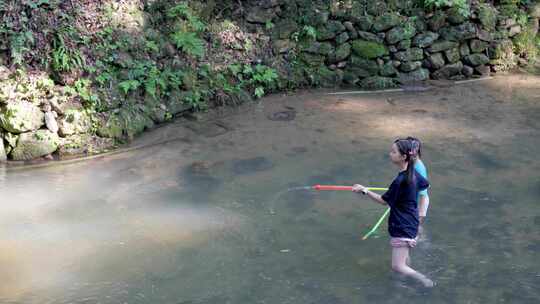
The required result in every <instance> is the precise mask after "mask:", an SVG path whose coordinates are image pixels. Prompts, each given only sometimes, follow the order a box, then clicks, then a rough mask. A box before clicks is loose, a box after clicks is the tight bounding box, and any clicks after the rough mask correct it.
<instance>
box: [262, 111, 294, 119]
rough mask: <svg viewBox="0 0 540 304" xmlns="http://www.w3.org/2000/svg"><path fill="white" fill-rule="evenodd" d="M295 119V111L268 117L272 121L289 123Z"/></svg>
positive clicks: (273, 114) (276, 113) (281, 112)
mask: <svg viewBox="0 0 540 304" xmlns="http://www.w3.org/2000/svg"><path fill="white" fill-rule="evenodd" d="M295 118H296V111H280V112H275V113H272V114H270V115H268V119H270V120H272V121H291V120H294V119H295Z"/></svg>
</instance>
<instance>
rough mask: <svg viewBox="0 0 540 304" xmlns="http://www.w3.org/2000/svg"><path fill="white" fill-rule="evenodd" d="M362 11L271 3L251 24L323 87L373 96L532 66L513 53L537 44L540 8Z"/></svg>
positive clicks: (352, 6) (358, 6)
mask: <svg viewBox="0 0 540 304" xmlns="http://www.w3.org/2000/svg"><path fill="white" fill-rule="evenodd" d="M262 2H264V1H262ZM343 2H347V1H343ZM269 3H271V5H269ZM362 3H365V2H361V1H349V4H348V5H344V6H342V7H336V6H331V5H328V4H326V6H325V4H324V3H321V4H320V6H316V5H313V4H306V1H296V2H294V1H293V2H287V3H283V4H280V2H279V1H266V2H264V3H261V4H259V5H258V6H254V7H253V8H252V9H251V11H250V13H249V14H248V18H247V20H248V21H249V22H252V23H266V24H268V23H270V22H272V23H275V26H274V27H273V34H272V39H273V47H274V52H275V53H279V54H281V55H282V56H284V57H285V58H290V57H291V54H294V60H297V61H299V62H300V64H301V65H302V66H304V67H305V73H306V74H307V76H308V77H307V78H309V77H312V78H317V79H318V82H317V83H316V84H317V85H322V86H335V85H340V84H342V83H345V84H350V85H353V84H355V85H360V86H361V87H364V88H367V89H375V88H386V87H392V86H396V85H398V84H404V83H409V82H416V81H423V80H426V79H430V78H431V79H452V80H460V79H464V78H470V77H478V76H483V75H489V74H490V73H493V72H498V71H501V70H505V69H510V68H512V67H515V66H516V65H517V64H526V63H527V58H520V57H519V54H516V53H515V42H514V40H515V39H516V37H518V36H519V35H520V34H523V32H524V31H525V30H527V31H528V32H527V35H532V37H534V36H536V35H537V33H538V17H539V16H538V15H539V13H538V11H539V10H540V9H539V5H538V4H537V5H536V6H535V5H531V6H530V7H529V11H528V12H526V11H524V9H527V8H517V7H515V10H514V11H513V14H510V13H505V10H504V9H503V8H499V9H498V8H496V7H494V6H492V5H491V4H488V3H483V4H478V3H476V4H475V5H474V6H472V8H471V14H470V17H468V18H465V17H463V16H462V15H461V14H460V13H459V11H457V10H456V9H454V8H446V9H440V10H436V11H433V12H429V11H428V12H426V11H425V10H423V9H416V8H414V7H413V6H412V5H411V4H410V3H409V4H408V5H409V6H407V3H406V1H398V2H397V3H398V4H399V3H402V4H403V3H405V5H404V6H402V7H401V8H399V7H394V8H392V9H390V8H389V7H388V5H387V4H386V2H377V1H375V3H376V4H372V5H371V6H370V5H369V4H362ZM516 11H517V12H518V13H521V15H519V16H521V18H519V16H518V15H516V14H515V12H516ZM295 13H296V15H295ZM508 15H510V16H508ZM254 16H256V17H254ZM523 16H526V18H525V20H524V18H523ZM520 23H521V24H520ZM531 32H532V33H531ZM289 61H290V59H289Z"/></svg>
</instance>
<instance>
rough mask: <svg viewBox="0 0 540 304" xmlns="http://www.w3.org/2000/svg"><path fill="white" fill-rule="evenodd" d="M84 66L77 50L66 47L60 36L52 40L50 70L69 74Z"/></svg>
mask: <svg viewBox="0 0 540 304" xmlns="http://www.w3.org/2000/svg"><path fill="white" fill-rule="evenodd" d="M83 66H84V59H83V57H82V55H81V53H80V51H79V50H77V49H74V48H68V47H66V45H65V43H64V37H63V35H62V34H57V35H55V39H54V40H53V52H52V68H53V69H54V70H55V71H58V72H69V71H71V70H72V69H74V68H81V67H83Z"/></svg>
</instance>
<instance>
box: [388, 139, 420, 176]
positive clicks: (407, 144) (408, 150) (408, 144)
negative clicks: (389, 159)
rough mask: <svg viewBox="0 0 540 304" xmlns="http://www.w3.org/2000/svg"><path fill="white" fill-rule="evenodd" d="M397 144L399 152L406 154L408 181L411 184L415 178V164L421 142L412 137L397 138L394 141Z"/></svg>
mask: <svg viewBox="0 0 540 304" xmlns="http://www.w3.org/2000/svg"><path fill="white" fill-rule="evenodd" d="M394 143H395V144H396V146H397V147H398V149H399V153H401V155H405V156H406V158H405V160H406V161H407V174H406V177H407V178H406V182H407V183H408V184H411V183H413V182H414V180H415V175H414V170H415V169H414V165H415V163H416V159H417V158H418V151H419V149H420V142H419V141H417V140H411V139H397V140H396V141H394Z"/></svg>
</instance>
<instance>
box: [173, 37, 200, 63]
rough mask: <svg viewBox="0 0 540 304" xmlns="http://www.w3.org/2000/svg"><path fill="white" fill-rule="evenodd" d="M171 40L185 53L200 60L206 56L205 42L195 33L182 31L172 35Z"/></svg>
mask: <svg viewBox="0 0 540 304" xmlns="http://www.w3.org/2000/svg"><path fill="white" fill-rule="evenodd" d="M171 39H172V40H173V42H174V43H175V45H176V47H177V48H179V49H181V50H182V51H183V52H184V53H186V54H188V55H192V56H196V57H199V58H200V57H203V56H204V41H203V40H202V39H200V38H198V37H197V35H196V34H195V33H190V32H182V31H180V32H176V33H174V34H172V35H171Z"/></svg>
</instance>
